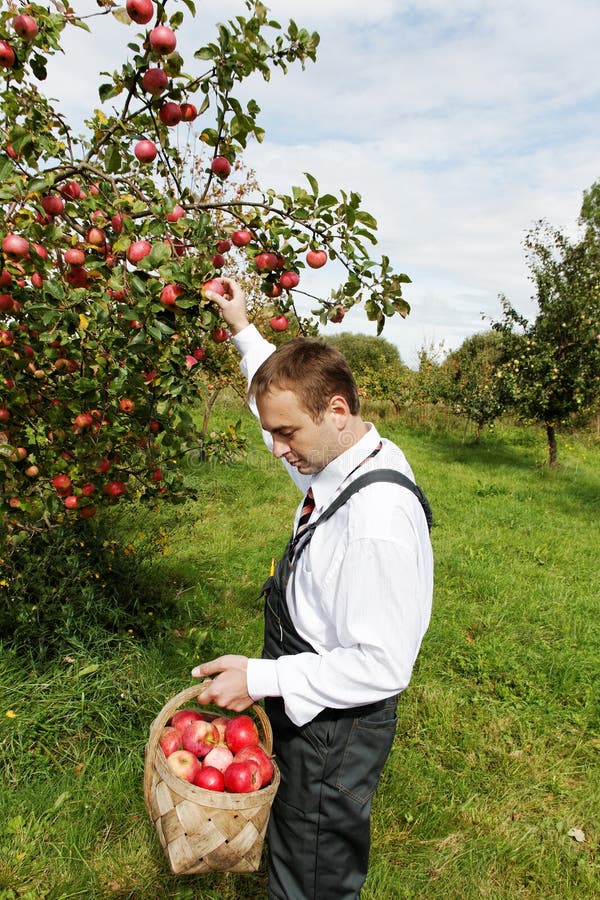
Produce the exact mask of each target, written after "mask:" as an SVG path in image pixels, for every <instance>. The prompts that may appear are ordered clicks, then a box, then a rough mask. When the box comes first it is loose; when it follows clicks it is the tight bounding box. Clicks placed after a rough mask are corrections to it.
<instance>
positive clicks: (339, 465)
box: [311, 422, 381, 509]
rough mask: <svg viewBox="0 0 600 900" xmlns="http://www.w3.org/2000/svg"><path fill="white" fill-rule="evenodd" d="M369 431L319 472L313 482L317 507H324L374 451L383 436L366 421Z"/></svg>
mask: <svg viewBox="0 0 600 900" xmlns="http://www.w3.org/2000/svg"><path fill="white" fill-rule="evenodd" d="M365 424H366V425H367V427H368V431H367V432H366V434H364V435H363V436H362V437H361V439H360V440H359V441H357V443H356V444H353V445H352V447H349V448H348V449H347V450H344V452H343V453H341V454H340V455H339V456H336V458H335V459H332V460H331V462H330V463H329V465H327V466H325V468H324V469H322V470H321V471H320V472H318V473H317V474H316V475H315V477H314V478H313V480H312V482H311V487H312V491H313V497H314V498H315V507H316V509H322V508H323V507H324V506H325V505H326V504H327V503H328V501H329V500H330V499H331V498H332V497H333V495H334V494H335V492H336V491H337V490H338V488H339V487H340V486H341V485H342V482H343V481H344V480H345V479H346V478H347V477H348V475H350V473H351V472H353V471H354V469H356V467H357V466H359V465H360V464H361V463H362V462H364V460H365V459H366V458H367V457H368V456H369V454H370V453H372V452H373V450H374V449H375V447H376V446H377V445H378V444H379V442H380V440H381V437H380V435H379V432H378V431H377V429H376V428H375V426H374V425H373V424H372V423H371V422H366V423H365Z"/></svg>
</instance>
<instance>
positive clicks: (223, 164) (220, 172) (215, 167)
mask: <svg viewBox="0 0 600 900" xmlns="http://www.w3.org/2000/svg"><path fill="white" fill-rule="evenodd" d="M210 168H211V171H212V173H213V175H217V176H218V177H219V178H227V176H228V175H229V174H230V172H231V163H230V162H229V160H228V159H227V158H226V157H225V156H215V158H214V159H213V161H212V163H211V164H210Z"/></svg>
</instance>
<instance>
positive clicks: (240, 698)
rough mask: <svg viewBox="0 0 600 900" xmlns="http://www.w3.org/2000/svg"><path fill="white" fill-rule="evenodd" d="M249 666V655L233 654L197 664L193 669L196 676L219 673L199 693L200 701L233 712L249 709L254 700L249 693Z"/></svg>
mask: <svg viewBox="0 0 600 900" xmlns="http://www.w3.org/2000/svg"><path fill="white" fill-rule="evenodd" d="M247 668H248V657H246V656H234V655H233V654H229V655H228V656H219V658H218V659H213V660H211V661H210V662H206V663H201V664H200V665H199V666H196V667H195V668H194V669H192V675H193V677H194V678H203V677H206V676H210V675H215V674H216V675H217V677H216V678H213V679H212V681H211V682H210V684H209V685H207V686H206V688H205V690H203V691H202V693H201V694H199V695H198V703H215V704H216V705H217V706H222V707H223V708H224V709H231V710H233V712H242V711H243V710H244V709H247V708H248V707H249V706H251V705H252V703H253V702H254V701H253V700H252V697H250V696H249V695H248V683H247V680H246V669H247ZM218 673H220V674H218Z"/></svg>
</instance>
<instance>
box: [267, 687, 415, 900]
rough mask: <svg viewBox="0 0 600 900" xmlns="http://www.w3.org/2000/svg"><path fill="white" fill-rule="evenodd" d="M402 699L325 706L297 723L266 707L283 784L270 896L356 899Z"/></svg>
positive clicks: (274, 815) (274, 822)
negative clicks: (373, 807)
mask: <svg viewBox="0 0 600 900" xmlns="http://www.w3.org/2000/svg"><path fill="white" fill-rule="evenodd" d="M397 703H398V697H397V696H394V697H390V698H388V699H387V700H385V701H382V702H381V703H377V704H371V705H370V706H366V707H359V708H355V709H353V710H348V709H346V710H325V711H324V712H323V713H321V714H320V715H319V716H317V718H316V719H314V720H313V721H312V722H310V723H309V724H308V725H304V726H302V727H301V728H298V727H297V726H295V725H294V724H293V723H292V722H291V721H290V720H289V719H288V717H287V716H286V715H285V712H284V709H283V702H282V701H281V699H280V698H275V699H268V700H266V701H265V706H266V710H267V713H268V715H269V718H270V720H271V725H272V727H273V737H274V752H275V754H276V761H277V764H278V766H279V769H280V771H281V785H280V788H279V791H278V793H277V796H276V797H275V801H274V804H273V808H272V811H271V818H270V820H269V828H268V832H267V841H268V847H269V898H270V900H356V898H358V897H359V896H360V890H361V887H362V885H363V883H364V880H365V878H366V875H367V868H368V863H369V847H370V818H371V802H372V798H373V794H374V793H375V788H376V787H377V782H378V781H379V776H380V774H381V770H382V769H383V766H384V764H385V761H386V759H387V757H388V755H389V752H390V749H391V747H392V743H393V740H394V734H395V730H396V719H397V715H396V707H397Z"/></svg>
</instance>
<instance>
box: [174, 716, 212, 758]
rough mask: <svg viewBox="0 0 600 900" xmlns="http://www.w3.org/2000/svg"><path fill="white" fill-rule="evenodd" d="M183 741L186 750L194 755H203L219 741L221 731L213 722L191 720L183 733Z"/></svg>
mask: <svg viewBox="0 0 600 900" xmlns="http://www.w3.org/2000/svg"><path fill="white" fill-rule="evenodd" d="M181 743H182V744H183V749H184V750H189V751H190V753H193V754H194V756H198V757H203V756H206V754H207V753H208V751H209V750H211V749H212V748H213V747H214V746H215V744H218V743H219V732H218V730H217V729H216V728H215V726H214V725H213V724H212V722H207V721H202V720H199V721H197V722H191V723H190V724H189V725H188V726H187V727H186V728H185V730H184V731H183V734H182V735H181Z"/></svg>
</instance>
